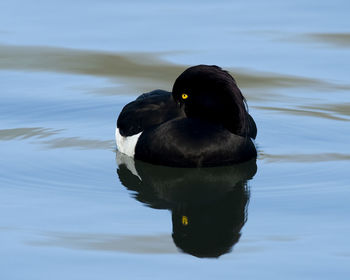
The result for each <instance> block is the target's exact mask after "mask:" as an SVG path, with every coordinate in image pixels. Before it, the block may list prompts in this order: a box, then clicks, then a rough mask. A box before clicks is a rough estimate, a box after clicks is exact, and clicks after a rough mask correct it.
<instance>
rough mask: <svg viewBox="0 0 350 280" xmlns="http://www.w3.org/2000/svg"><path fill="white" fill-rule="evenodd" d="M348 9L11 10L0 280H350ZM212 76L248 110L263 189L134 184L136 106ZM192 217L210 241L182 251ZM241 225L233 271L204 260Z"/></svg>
mask: <svg viewBox="0 0 350 280" xmlns="http://www.w3.org/2000/svg"><path fill="white" fill-rule="evenodd" d="M349 8H350V4H349V3H348V1H345V0H344V1H340V0H338V1H332V2H330V1H307V2H305V1H284V2H281V1H251V2H249V3H248V2H246V1H234V2H231V1H216V2H212V1H192V2H188V1H176V2H173V3H167V2H162V1H159V0H154V1H147V2H144V1H132V2H130V1H107V0H104V1H74V2H71V1H65V0H62V1H6V0H5V1H2V2H1V3H0V79H1V90H0V100H1V101H0V245H1V258H0V278H1V279H11V280H12V279H33V280H34V279H35V280H37V279H48V278H49V279H115V278H118V279H119V278H120V279H163V278H167V279H178V278H181V277H183V278H184V277H186V278H195V279H197V278H201V279H213V278H214V277H215V278H222V279H231V278H237V279H271V278H272V279H275V278H276V279H278V278H283V279H297V278H298V279H347V278H348V275H349V272H350V268H349V258H350V246H349V245H350V242H349V240H348V236H349V234H350V224H349V222H348V221H349V213H350V206H349V199H350V189H349V187H350V176H349V173H348V172H349V170H350V150H349V142H350V134H349V132H348V131H349V128H348V127H349V121H350V97H349V92H350V80H349V75H348V74H349V72H350V64H349V61H350V22H349V20H348V11H349ZM200 63H205V64H217V65H220V66H222V67H224V68H225V69H228V70H230V72H231V73H232V74H233V75H234V76H235V78H236V80H237V82H238V85H239V86H240V88H241V89H242V92H243V93H244V95H245V96H246V98H247V101H248V104H249V108H250V113H251V115H252V116H253V117H254V119H255V120H256V122H257V125H258V137H257V140H256V145H257V148H258V152H259V156H258V160H257V163H256V164H257V170H256V173H255V172H252V173H251V174H245V173H244V172H245V171H246V170H248V168H247V167H244V168H243V169H242V170H243V171H244V172H243V171H242V170H241V169H240V171H237V170H238V169H237V168H235V167H233V169H225V168H224V169H220V168H219V169H214V170H213V169H210V170H211V171H205V172H204V173H196V171H187V170H168V169H166V170H163V169H161V168H160V169H159V167H152V166H151V167H150V166H147V165H146V166H143V165H142V163H137V165H136V167H137V168H138V172H139V173H140V174H139V176H140V177H142V178H141V179H142V181H141V180H140V178H138V177H137V176H135V175H133V174H132V173H130V172H129V173H128V171H127V170H125V169H124V171H123V167H122V166H118V163H117V152H116V147H115V143H114V129H115V122H116V118H117V116H118V114H119V112H120V111H121V109H122V108H123V106H124V105H125V104H126V103H128V102H130V101H131V100H133V99H135V97H137V96H138V95H139V94H140V93H142V92H146V91H148V90H152V89H155V88H162V89H165V90H170V89H171V87H172V83H173V82H174V80H175V79H176V77H177V76H178V75H179V74H180V73H181V72H182V71H183V70H184V69H186V67H188V66H189V65H195V64H200ZM249 168H253V171H254V166H253V167H249ZM145 170H146V171H147V172H144V171H145ZM249 170H250V169H249ZM188 172H190V173H188ZM191 172H194V173H191ZM242 172H243V173H242ZM254 173H255V174H254ZM248 175H249V176H248ZM206 176H207V177H206ZM177 178H180V179H181V180H179V181H177V180H176V179H177ZM239 180H241V181H239ZM239 182H241V183H239ZM218 185H220V186H221V185H222V186H221V187H220V188H219V187H217V186H218ZM215 188H217V189H215ZM213 189H214V190H215V191H213ZM216 190H218V191H216ZM220 207H221V208H220ZM225 207H228V208H227V209H228V210H227V209H226V208H225ZM230 207H232V209H231V208H230ZM183 209H185V210H183ZM182 211H185V212H182ZM186 211H187V212H186ZM184 213H185V214H184ZM182 216H186V217H188V219H189V220H188V222H189V225H190V226H192V222H195V223H197V221H202V223H204V226H203V228H201V227H200V226H202V224H200V223H199V222H198V223H199V224H198V225H199V226H198V228H199V229H201V230H200V231H193V232H196V233H197V236H195V238H194V239H192V241H191V242H189V243H186V244H185V243H181V244H182V245H181V244H180V245H179V244H178V246H176V245H175V242H174V240H175V239H176V238H177V236H182V235H178V232H179V231H177V228H173V227H174V225H176V223H177V222H181V218H182ZM226 225H228V226H227V227H228V228H229V229H234V230H231V232H232V234H231V235H225V236H227V238H228V239H229V238H233V239H235V238H236V239H235V240H234V241H233V242H231V243H230V242H227V244H228V245H227V244H226V245H227V246H226V247H225V250H223V251H222V252H221V254H219V255H220V256H216V257H213V255H211V256H210V254H207V255H205V254H202V255H201V256H198V255H200V254H199V253H198V252H199V250H201V249H203V247H201V246H197V249H195V250H194V251H195V252H194V251H193V250H192V251H190V250H189V249H188V248H189V247H190V246H192V245H193V246H195V244H197V243H196V242H197V241H198V240H201V238H203V240H206V239H205V237H206V236H209V237H210V234H211V233H212V232H213V234H215V233H222V232H224V230H223V229H224V228H225V226H226ZM173 232H175V237H173ZM180 232H181V231H180ZM232 236H233V237H232ZM207 240H210V238H209V239H207ZM222 240H223V241H225V238H224V237H223V238H222ZM205 242H207V241H205ZM205 242H204V243H205ZM208 242H209V241H208ZM184 244H185V245H184ZM230 244H231V245H230Z"/></svg>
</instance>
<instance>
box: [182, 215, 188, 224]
mask: <svg viewBox="0 0 350 280" xmlns="http://www.w3.org/2000/svg"><path fill="white" fill-rule="evenodd" d="M182 224H183V225H184V226H187V225H188V218H187V216H182Z"/></svg>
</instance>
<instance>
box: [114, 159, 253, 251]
mask: <svg viewBox="0 0 350 280" xmlns="http://www.w3.org/2000/svg"><path fill="white" fill-rule="evenodd" d="M117 163H118V170H117V173H118V175H119V179H120V181H121V183H122V184H123V185H124V186H125V187H127V188H128V189H129V190H131V191H134V197H135V198H136V199H137V200H139V201H140V202H143V203H145V204H146V205H147V206H149V207H151V208H156V209H169V210H170V211H171V212H172V224H173V234H172V237H173V240H174V242H175V244H176V246H177V247H179V248H180V249H181V250H182V251H183V252H186V253H189V254H191V255H194V256H197V257H219V256H220V255H222V254H225V253H228V252H230V251H231V249H232V247H233V245H234V244H236V243H237V242H238V240H239V238H240V236H241V233H240V232H241V229H242V227H243V226H244V224H245V222H246V220H247V206H248V201H249V189H248V186H247V180H249V179H251V178H252V177H253V176H254V175H255V173H256V170H257V166H256V161H255V160H252V161H249V162H246V163H243V164H239V165H234V166H229V167H216V168H199V169H198V168H172V167H165V166H155V165H151V164H148V163H144V162H140V161H136V162H134V161H133V160H132V159H131V158H128V157H126V156H124V155H122V154H120V153H117Z"/></svg>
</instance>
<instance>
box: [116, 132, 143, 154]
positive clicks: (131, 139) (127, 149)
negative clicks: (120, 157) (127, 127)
mask: <svg viewBox="0 0 350 280" xmlns="http://www.w3.org/2000/svg"><path fill="white" fill-rule="evenodd" d="M141 133H142V131H141V132H140V133H138V134H135V135H132V136H127V137H124V136H121V135H120V133H119V128H117V129H116V130H115V141H116V143H117V148H118V151H119V152H121V153H123V154H126V155H127V156H129V157H132V158H133V157H134V155H135V147H136V143H137V140H139V137H140V135H141Z"/></svg>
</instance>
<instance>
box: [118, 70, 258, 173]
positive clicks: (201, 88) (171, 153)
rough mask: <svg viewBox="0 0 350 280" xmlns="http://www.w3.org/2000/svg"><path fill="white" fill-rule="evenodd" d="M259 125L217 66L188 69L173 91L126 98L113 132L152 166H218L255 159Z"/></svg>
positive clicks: (229, 77) (132, 154) (121, 147)
mask: <svg viewBox="0 0 350 280" xmlns="http://www.w3.org/2000/svg"><path fill="white" fill-rule="evenodd" d="M256 135H257V126H256V124H255V121H254V119H253V117H252V116H251V115H250V114H249V112H248V105H247V102H246V99H245V97H244V96H243V94H242V93H241V91H240V89H239V88H238V85H237V83H236V81H235V79H234V78H233V76H232V75H230V73H229V72H228V71H226V70H223V69H222V68H221V67H219V66H216V65H204V64H201V65H196V66H192V67H189V68H187V69H186V70H185V71H184V72H183V73H181V74H180V75H179V76H178V77H177V79H176V80H175V82H174V85H173V88H172V91H171V92H169V91H165V90H160V89H158V90H153V91H151V92H148V93H143V94H141V95H140V96H139V97H137V98H136V100H134V101H132V102H130V103H128V104H127V105H125V107H124V108H123V109H122V111H121V112H120V114H119V116H118V119H117V127H116V131H115V137H116V145H117V149H118V151H119V152H121V153H123V154H125V155H127V156H129V157H131V158H133V159H135V160H140V161H144V162H148V163H151V164H154V165H164V166H170V167H214V166H224V165H232V164H237V163H242V162H245V161H248V160H251V159H254V158H255V159H256V157H257V151H256V147H255V144H254V140H255V138H256Z"/></svg>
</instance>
